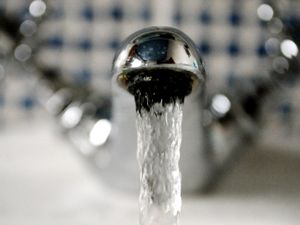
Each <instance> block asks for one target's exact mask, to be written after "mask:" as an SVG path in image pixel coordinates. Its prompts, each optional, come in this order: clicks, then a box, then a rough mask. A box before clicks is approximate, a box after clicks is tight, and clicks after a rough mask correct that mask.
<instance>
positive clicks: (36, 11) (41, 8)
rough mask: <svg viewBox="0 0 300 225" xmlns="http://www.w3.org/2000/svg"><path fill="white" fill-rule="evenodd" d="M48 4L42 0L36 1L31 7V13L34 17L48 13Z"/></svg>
mask: <svg viewBox="0 0 300 225" xmlns="http://www.w3.org/2000/svg"><path fill="white" fill-rule="evenodd" d="M46 8H47V7H46V4H45V2H43V1H42V0H35V1H33V2H32V3H31V4H30V6H29V12H30V14H31V15H32V16H34V17H40V16H42V15H43V14H44V13H45V12H46Z"/></svg>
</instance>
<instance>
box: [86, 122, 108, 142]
mask: <svg viewBox="0 0 300 225" xmlns="http://www.w3.org/2000/svg"><path fill="white" fill-rule="evenodd" d="M110 131H111V123H110V121H109V120H107V119H100V120H98V121H97V123H96V124H95V125H94V126H93V128H92V130H91V132H90V135H89V139H90V143H91V144H92V145H94V146H100V145H103V144H104V143H105V142H106V141H107V139H108V137H109V135H110Z"/></svg>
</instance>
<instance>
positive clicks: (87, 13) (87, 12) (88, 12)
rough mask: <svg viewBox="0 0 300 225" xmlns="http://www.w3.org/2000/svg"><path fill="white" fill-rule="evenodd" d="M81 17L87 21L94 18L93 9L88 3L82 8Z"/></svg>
mask: <svg viewBox="0 0 300 225" xmlns="http://www.w3.org/2000/svg"><path fill="white" fill-rule="evenodd" d="M81 14H82V17H83V18H84V19H86V20H87V21H92V20H93V19H94V11H93V8H92V7H91V6H90V5H87V6H85V7H84V8H83V9H82V12H81Z"/></svg>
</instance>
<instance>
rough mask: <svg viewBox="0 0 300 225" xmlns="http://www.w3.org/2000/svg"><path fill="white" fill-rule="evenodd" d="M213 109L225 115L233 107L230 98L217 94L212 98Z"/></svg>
mask: <svg viewBox="0 0 300 225" xmlns="http://www.w3.org/2000/svg"><path fill="white" fill-rule="evenodd" d="M211 106H212V110H213V111H214V112H215V113H217V114H218V115H220V116H223V115H225V114H226V113H227V112H228V111H229V110H230V108H231V103H230V101H229V99H228V98H227V97H226V96H225V95H222V94H217V95H215V96H214V97H213V99H212V104H211Z"/></svg>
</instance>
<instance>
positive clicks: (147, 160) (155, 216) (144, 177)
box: [137, 101, 182, 225]
mask: <svg viewBox="0 0 300 225" xmlns="http://www.w3.org/2000/svg"><path fill="white" fill-rule="evenodd" d="M181 123H182V104H181V103H180V101H175V102H174V103H169V104H167V105H163V104H162V103H155V104H154V105H153V106H152V107H151V108H150V110H149V111H148V110H144V109H141V111H140V112H138V113H137V133H138V135H137V136H138V152H137V158H138V163H139V167H140V197H139V204H140V205H139V207H140V224H141V225H178V224H179V222H178V217H179V213H180V210H181V175H180V171H179V165H178V162H179V158H180V145H181Z"/></svg>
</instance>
